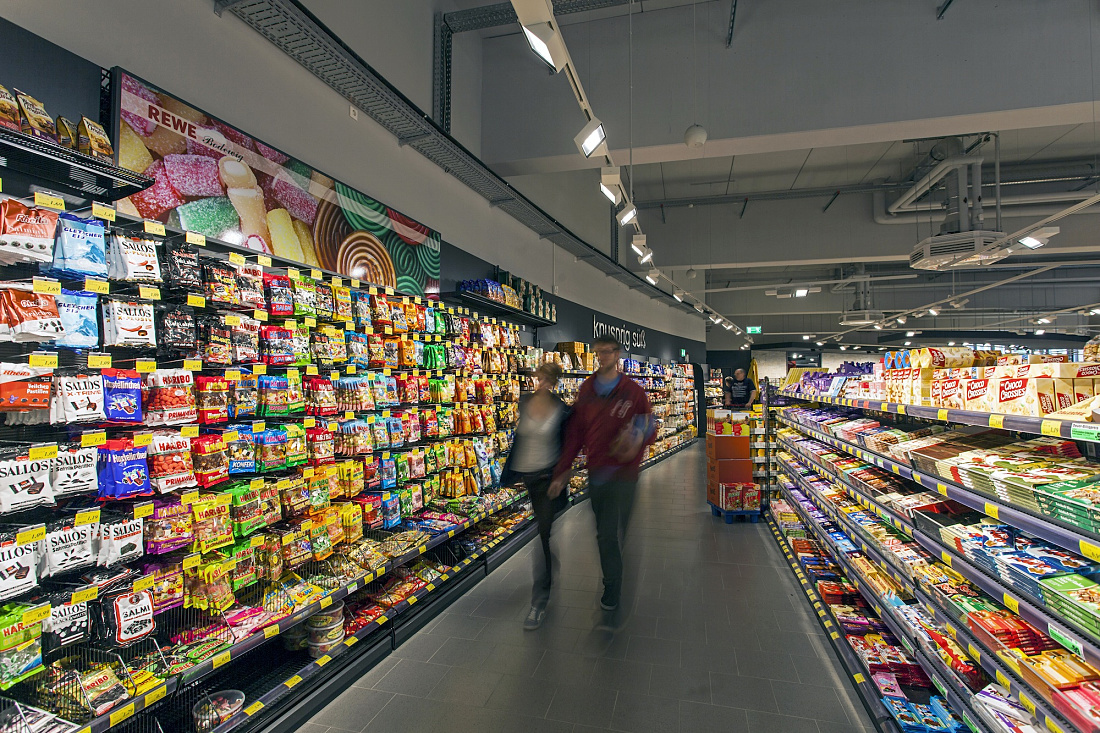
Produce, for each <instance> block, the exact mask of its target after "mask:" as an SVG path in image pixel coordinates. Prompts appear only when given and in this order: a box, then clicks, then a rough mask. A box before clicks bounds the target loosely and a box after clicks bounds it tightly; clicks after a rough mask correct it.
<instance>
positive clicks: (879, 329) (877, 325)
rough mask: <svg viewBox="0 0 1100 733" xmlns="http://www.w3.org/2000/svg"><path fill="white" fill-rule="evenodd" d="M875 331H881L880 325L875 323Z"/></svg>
mask: <svg viewBox="0 0 1100 733" xmlns="http://www.w3.org/2000/svg"><path fill="white" fill-rule="evenodd" d="M875 330H876V331H881V330H882V324H881V323H876V324H875Z"/></svg>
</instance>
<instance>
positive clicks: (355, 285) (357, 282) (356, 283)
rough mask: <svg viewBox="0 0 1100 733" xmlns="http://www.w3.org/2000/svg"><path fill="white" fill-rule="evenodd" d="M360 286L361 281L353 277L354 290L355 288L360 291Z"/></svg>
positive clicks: (352, 285)
mask: <svg viewBox="0 0 1100 733" xmlns="http://www.w3.org/2000/svg"><path fill="white" fill-rule="evenodd" d="M359 286H360V282H359V280H358V279H356V278H354V277H353V278H352V279H351V287H352V288H355V289H358V288H359Z"/></svg>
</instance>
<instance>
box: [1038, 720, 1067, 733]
mask: <svg viewBox="0 0 1100 733" xmlns="http://www.w3.org/2000/svg"><path fill="white" fill-rule="evenodd" d="M1043 723H1044V724H1045V725H1046V727H1047V730H1049V731H1050V733H1065V731H1063V730H1062V728H1061V726H1059V725H1058V724H1057V723H1055V722H1054V721H1053V720H1051V719H1050V718H1046V719H1045V720H1044V721H1043Z"/></svg>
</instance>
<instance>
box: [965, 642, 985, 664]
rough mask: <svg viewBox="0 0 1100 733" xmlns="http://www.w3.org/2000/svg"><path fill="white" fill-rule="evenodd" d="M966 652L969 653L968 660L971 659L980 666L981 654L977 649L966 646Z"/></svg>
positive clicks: (969, 645)
mask: <svg viewBox="0 0 1100 733" xmlns="http://www.w3.org/2000/svg"><path fill="white" fill-rule="evenodd" d="M966 650H967V651H968V652H969V653H970V658H971V659H973V660H974V661H975V662H978V663H979V664H981V661H982V653H981V652H980V651H978V648H977V647H975V646H974V645H973V644H967V645H966Z"/></svg>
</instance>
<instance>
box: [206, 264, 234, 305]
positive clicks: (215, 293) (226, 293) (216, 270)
mask: <svg viewBox="0 0 1100 733" xmlns="http://www.w3.org/2000/svg"><path fill="white" fill-rule="evenodd" d="M201 262H202V279H203V284H204V287H205V290H206V299H207V300H209V301H211V302H214V303H223V304H226V305H240V304H241V294H240V290H239V289H238V287H237V272H236V270H235V269H233V266H232V265H230V264H228V263H224V262H221V261H219V260H207V259H203V260H201Z"/></svg>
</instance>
